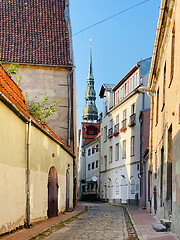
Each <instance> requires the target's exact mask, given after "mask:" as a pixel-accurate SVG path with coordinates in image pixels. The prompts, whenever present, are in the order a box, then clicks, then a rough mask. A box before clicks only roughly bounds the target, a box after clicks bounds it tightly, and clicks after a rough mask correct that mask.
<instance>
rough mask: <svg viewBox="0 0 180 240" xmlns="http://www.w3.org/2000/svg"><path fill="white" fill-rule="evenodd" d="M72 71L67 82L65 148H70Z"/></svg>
mask: <svg viewBox="0 0 180 240" xmlns="http://www.w3.org/2000/svg"><path fill="white" fill-rule="evenodd" d="M73 71H74V69H73V68H72V69H71V71H70V72H69V73H68V76H67V80H68V105H69V108H68V136H67V146H68V147H70V137H71V109H72V103H71V74H72V73H73Z"/></svg>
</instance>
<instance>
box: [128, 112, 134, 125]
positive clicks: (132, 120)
mask: <svg viewBox="0 0 180 240" xmlns="http://www.w3.org/2000/svg"><path fill="white" fill-rule="evenodd" d="M134 125H136V114H135V113H133V114H132V115H131V116H130V117H129V127H133V126H134Z"/></svg>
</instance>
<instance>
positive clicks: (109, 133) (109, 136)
mask: <svg viewBox="0 0 180 240" xmlns="http://www.w3.org/2000/svg"><path fill="white" fill-rule="evenodd" d="M112 137H113V128H109V130H108V138H112Z"/></svg>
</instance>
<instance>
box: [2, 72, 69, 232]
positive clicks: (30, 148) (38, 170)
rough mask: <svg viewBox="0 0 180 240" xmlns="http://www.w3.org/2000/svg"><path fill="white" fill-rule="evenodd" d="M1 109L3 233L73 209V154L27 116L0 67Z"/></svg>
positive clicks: (20, 98) (44, 128)
mask: <svg viewBox="0 0 180 240" xmlns="http://www.w3.org/2000/svg"><path fill="white" fill-rule="evenodd" d="M23 103H24V104H23ZM0 109H1V111H0V132H1V134H0V169H1V174H0V195H1V198H0V234H3V233H5V232H9V231H11V230H13V229H15V228H16V227H19V226H22V225H24V224H25V225H29V224H31V223H32V222H33V221H35V220H39V219H46V218H47V217H54V216H57V215H58V214H59V213H60V212H63V211H65V210H66V209H71V208H73V159H74V155H73V154H72V152H71V150H70V149H69V148H68V147H67V146H66V145H65V144H64V143H63V142H61V140H60V139H58V137H57V136H56V135H55V134H54V133H53V132H52V131H51V129H50V128H48V127H47V126H41V125H40V124H38V123H37V122H36V121H35V120H34V119H32V118H31V116H29V115H28V113H27V112H26V107H25V101H24V98H23V95H22V92H21V90H20V89H19V88H18V86H16V85H15V84H14V83H13V81H12V80H11V79H10V78H9V76H8V75H7V74H6V73H5V72H4V70H3V69H2V68H0ZM53 204H55V205H53ZM53 209H55V210H53Z"/></svg>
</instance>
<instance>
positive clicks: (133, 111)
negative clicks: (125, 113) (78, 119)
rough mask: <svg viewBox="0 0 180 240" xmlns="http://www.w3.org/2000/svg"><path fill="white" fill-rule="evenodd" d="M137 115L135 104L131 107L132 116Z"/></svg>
mask: <svg viewBox="0 0 180 240" xmlns="http://www.w3.org/2000/svg"><path fill="white" fill-rule="evenodd" d="M134 113H135V103H133V104H132V105H131V115H132V114H134Z"/></svg>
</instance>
